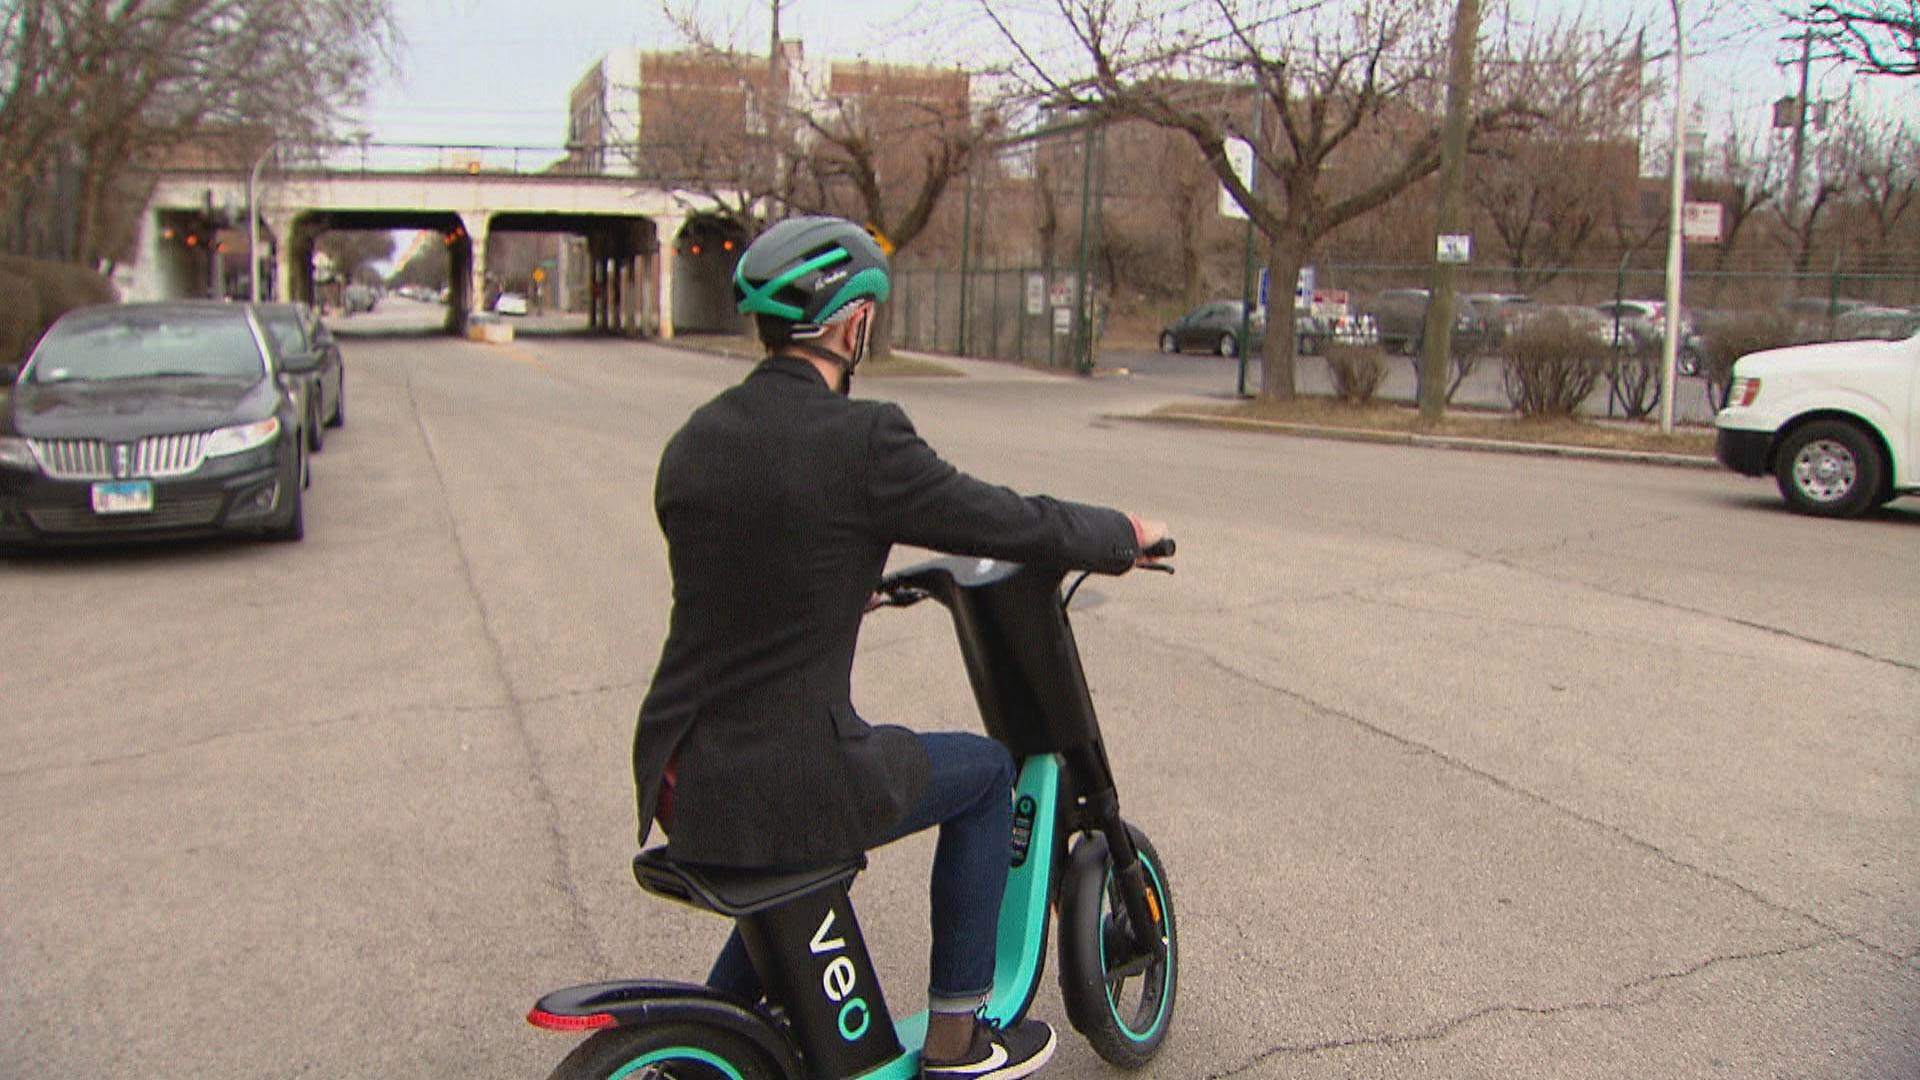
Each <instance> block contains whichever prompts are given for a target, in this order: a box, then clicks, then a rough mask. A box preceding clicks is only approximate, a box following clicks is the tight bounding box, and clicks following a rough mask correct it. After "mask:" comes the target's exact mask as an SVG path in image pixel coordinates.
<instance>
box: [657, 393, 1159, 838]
mask: <svg viewBox="0 0 1920 1080" xmlns="http://www.w3.org/2000/svg"><path fill="white" fill-rule="evenodd" d="M654 509H655V512H656V513H657V515H658V517H659V519H660V528H661V531H662V532H664V533H665V534H666V538H667V559H668V563H669V566H670V569H671V571H672V574H673V616H672V620H671V623H670V625H669V627H668V630H667V640H666V644H665V646H664V647H663V648H662V650H661V654H660V663H659V666H658V667H657V668H656V669H655V671H654V676H653V684H652V686H651V687H650V688H649V689H648V691H647V695H646V700H645V701H644V703H642V705H641V706H640V719H639V724H638V728H637V730H636V731H635V734H634V741H633V772H634V781H635V785H636V787H637V788H638V794H639V812H640V842H641V843H642V844H645V843H646V840H647V835H648V833H649V832H650V831H651V829H652V825H653V819H654V814H655V811H656V808H657V806H658V802H659V796H660V788H661V777H662V774H663V772H664V771H665V769H666V766H667V763H668V759H669V758H674V759H675V777H676V781H675V784H674V789H673V806H672V822H671V826H672V827H671V835H670V838H669V848H670V850H671V852H672V853H673V855H674V856H675V857H676V858H681V859H686V860H689V861H692V862H704V863H714V864H720V865H727V866H803V865H808V864H818V863H823V862H827V861H831V860H836V859H841V858H846V857H850V856H852V855H854V854H857V853H858V852H861V851H864V850H866V849H868V848H870V847H872V846H874V845H875V844H876V843H878V842H879V841H881V840H883V839H884V838H885V837H886V835H887V834H888V833H889V832H890V831H891V830H892V829H893V828H894V826H895V824H896V823H897V822H898V821H899V820H900V818H901V816H902V815H903V814H904V813H905V812H906V811H907V810H908V809H910V808H911V807H912V806H913V805H914V803H915V802H917V801H918V800H919V798H920V796H921V794H922V793H923V791H924V790H925V788H926V783H927V760H926V755H925V753H924V752H923V751H922V750H921V749H920V745H919V742H918V741H917V740H916V739H915V738H914V737H913V734H912V733H911V732H909V731H907V730H906V729H904V728H900V727H890V726H889V727H870V726H869V725H868V724H867V723H866V721H864V720H862V719H861V718H860V716H859V715H858V714H857V713H855V712H854V709H853V704H852V702H851V700H850V699H849V688H850V685H851V680H852V671H853V655H854V643H855V640H856V639H857V638H858V636H859V633H860V620H861V616H862V612H863V610H864V608H865V606H866V602H867V599H868V598H869V597H870V596H871V595H872V593H873V588H874V586H875V585H876V584H877V583H878V582H879V580H880V576H881V573H882V572H883V570H884V568H885V566H886V560H887V551H888V548H889V547H890V546H891V545H892V544H894V543H896V542H900V543H910V544H917V545H921V546H924V547H929V548H934V549H937V550H941V551H948V552H952V553H955V554H961V555H977V556H981V557H987V558H1000V559H1010V560H1016V561H1021V562H1045V563H1054V564H1059V565H1064V566H1072V567H1082V568H1086V569H1091V570H1101V571H1106V572H1109V573H1120V572H1122V571H1124V570H1126V569H1127V568H1128V567H1130V566H1132V565H1133V562H1134V560H1135V558H1136V556H1137V555H1138V551H1137V548H1136V544H1135V540H1134V533H1133V525H1132V523H1131V522H1130V521H1129V520H1128V519H1127V517H1126V515H1124V514H1122V513H1119V512H1118V511H1114V510H1105V509H1100V508H1097V507H1091V506H1081V505H1078V504H1075V503H1068V502H1061V501H1058V500H1054V499H1050V498H1047V497H1045V496H1038V497H1023V496H1021V495H1018V494H1015V493H1014V492H1012V491H1010V490H1008V489H1006V488H1003V487H995V486H993V485H990V484H985V483H982V482H980V481H978V480H975V479H973V478H971V477H969V476H966V475H965V474H963V473H961V472H959V471H957V470H956V469H954V467H953V466H951V465H949V464H947V463H946V462H944V461H942V460H940V457H939V456H938V455H937V454H935V453H934V452H933V450H932V448H931V447H929V446H928V445H927V444H926V443H925V442H923V441H921V439H920V437H919V436H918V435H916V434H915V433H914V430H913V425H912V424H910V423H909V422H908V421H907V417H906V414H905V413H903V412H901V411H900V408H899V407H898V406H896V405H891V404H887V403H884V402H875V401H859V400H854V399H851V398H848V397H846V396H844V395H842V394H840V393H838V392H836V391H834V390H832V389H830V388H829V387H828V386H827V384H826V382H825V380H823V379H822V378H821V377H820V373H819V372H818V371H817V370H816V369H815V368H814V367H813V365H812V364H810V363H808V362H807V361H805V360H801V359H798V358H793V357H774V358H771V359H768V360H766V361H764V362H762V363H761V364H760V365H759V366H758V367H756V368H755V369H754V370H753V372H752V373H751V374H750V375H748V377H747V378H746V380H745V381H743V382H742V383H741V384H740V385H738V386H735V387H733V388H732V389H729V390H727V391H725V392H724V393H722V394H720V396H718V397H716V398H714V399H713V400H712V401H710V402H708V403H707V404H706V405H703V406H701V407H700V408H699V409H698V410H696V411H695V412H694V414H693V415H692V417H691V418H689V419H688V420H687V422H686V424H685V425H684V426H683V427H681V429H680V430H679V432H677V433H676V434H675V435H674V436H673V438H672V440H671V441H669V442H668V444H667V448H666V450H665V451H664V452H663V453H662V454H661V457H660V469H659V474H658V476H657V477H656V478H655V482H654ZM676 750H677V753H676Z"/></svg>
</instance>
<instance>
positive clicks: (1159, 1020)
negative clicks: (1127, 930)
mask: <svg viewBox="0 0 1920 1080" xmlns="http://www.w3.org/2000/svg"><path fill="white" fill-rule="evenodd" d="M1140 865H1141V866H1142V867H1143V868H1144V869H1145V870H1146V872H1147V888H1148V891H1149V892H1151V893H1153V894H1154V896H1155V898H1156V899H1157V900H1158V901H1159V903H1160V906H1161V908H1162V911H1163V914H1162V915H1161V920H1162V922H1163V923H1166V922H1168V916H1169V915H1170V914H1171V909H1170V908H1169V907H1168V905H1167V902H1166V896H1167V892H1166V885H1165V883H1164V882H1162V881H1161V879H1160V869H1159V867H1156V866H1154V865H1153V860H1151V859H1149V858H1148V857H1147V853H1146V852H1144V851H1142V852H1141V853H1140ZM1105 894H1106V905H1105V906H1104V907H1103V913H1102V915H1101V919H1100V970H1101V971H1102V972H1103V973H1104V972H1106V971H1107V970H1108V968H1107V931H1108V929H1109V927H1110V926H1112V925H1113V922H1114V920H1115V919H1116V918H1119V919H1122V920H1124V918H1125V914H1124V911H1125V909H1124V908H1123V907H1121V904H1120V898H1119V895H1118V892H1117V890H1115V888H1114V885H1113V868H1112V867H1108V868H1107V882H1106V889H1105ZM1175 947H1176V943H1175V941H1174V939H1173V937H1172V936H1171V935H1169V936H1168V937H1167V955H1166V957H1165V958H1164V959H1162V960H1160V961H1158V962H1157V963H1154V964H1150V965H1148V967H1147V969H1146V971H1144V972H1142V973H1141V974H1140V975H1138V976H1133V977H1130V978H1125V979H1122V978H1114V977H1112V976H1108V977H1107V978H1106V980H1105V981H1106V992H1107V1011H1108V1012H1109V1013H1111V1014H1112V1015H1113V1022H1114V1025H1115V1026H1116V1027H1118V1028H1119V1030H1120V1033H1121V1034H1122V1035H1125V1036H1126V1037H1127V1038H1129V1039H1131V1040H1133V1041H1134V1042H1137V1043H1144V1042H1150V1041H1152V1039H1153V1037H1154V1035H1155V1034H1156V1033H1158V1032H1159V1030H1160V1028H1161V1025H1163V1024H1165V1023H1166V1020H1167V1003H1168V1002H1169V1001H1170V1000H1171V998H1172V995H1171V994H1170V993H1168V989H1169V984H1170V983H1171V982H1172V981H1173V965H1174V949H1175ZM1136 978H1137V979H1138V980H1139V981H1140V984H1141V985H1140V987H1139V1000H1138V1002H1137V1004H1136V1005H1135V1006H1134V1007H1132V1008H1129V1009H1127V1010H1126V1011H1127V1012H1131V1013H1133V1014H1134V1019H1133V1020H1132V1021H1131V1022H1129V1021H1128V1019H1127V1017H1125V1016H1122V1015H1121V998H1122V997H1123V996H1125V995H1126V994H1127V992H1128V990H1127V987H1126V985H1125V984H1126V983H1127V982H1128V981H1131V979H1136ZM1148 1013H1151V1015H1152V1017H1153V1019H1152V1020H1151V1021H1150V1022H1149V1023H1148V1024H1147V1025H1146V1026H1145V1027H1136V1026H1135V1025H1136V1024H1138V1023H1139V1017H1140V1016H1142V1015H1145V1014H1148Z"/></svg>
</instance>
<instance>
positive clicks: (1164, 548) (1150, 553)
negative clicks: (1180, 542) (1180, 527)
mask: <svg viewBox="0 0 1920 1080" xmlns="http://www.w3.org/2000/svg"><path fill="white" fill-rule="evenodd" d="M1173 548H1174V544H1173V537H1171V536H1163V537H1161V538H1160V539H1159V540H1156V541H1154V542H1153V543H1151V544H1148V545H1147V546H1146V547H1144V548H1142V549H1141V550H1140V555H1141V557H1142V558H1147V559H1164V558H1167V557H1168V556H1170V555H1172V554H1173Z"/></svg>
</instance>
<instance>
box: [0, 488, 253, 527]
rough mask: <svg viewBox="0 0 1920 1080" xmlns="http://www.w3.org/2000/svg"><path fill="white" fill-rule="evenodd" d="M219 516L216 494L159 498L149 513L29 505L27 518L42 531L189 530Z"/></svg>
mask: <svg viewBox="0 0 1920 1080" xmlns="http://www.w3.org/2000/svg"><path fill="white" fill-rule="evenodd" d="M219 516H220V496H219V495H196V496H191V497H188V498H183V499H168V498H164V497H163V498H161V499H160V501H159V502H158V503H157V504H156V505H155V506H154V508H153V511H152V512H151V513H145V514H96V513H94V512H93V511H92V510H91V509H89V508H87V507H84V506H72V507H68V506H59V507H53V506H48V507H29V508H28V509H27V519H28V520H29V521H31V522H33V527H34V528H36V529H39V530H40V531H41V532H45V533H95V532H137V531H139V530H142V529H191V528H199V527H201V526H205V525H212V524H213V523H214V521H215V519H217V518H218V517H219Z"/></svg>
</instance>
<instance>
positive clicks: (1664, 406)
mask: <svg viewBox="0 0 1920 1080" xmlns="http://www.w3.org/2000/svg"><path fill="white" fill-rule="evenodd" d="M1667 5H1668V6H1669V7H1671V8H1672V9H1673V162H1672V165H1671V168H1670V175H1669V176H1668V178H1667V307H1666V313H1665V315H1666V324H1665V332H1664V333H1662V334H1661V336H1660V431H1661V433H1662V434H1669V433H1671V432H1672V431H1673V384H1674V362H1675V357H1676V356H1678V355H1679V349H1680V294H1681V287H1682V286H1683V285H1684V284H1685V283H1686V262H1685V260H1686V256H1685V254H1684V250H1685V246H1686V245H1685V242H1684V241H1685V235H1684V234H1685V220H1686V202H1687V35H1686V31H1685V28H1684V26H1683V23H1682V21H1681V15H1680V0H1667Z"/></svg>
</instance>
